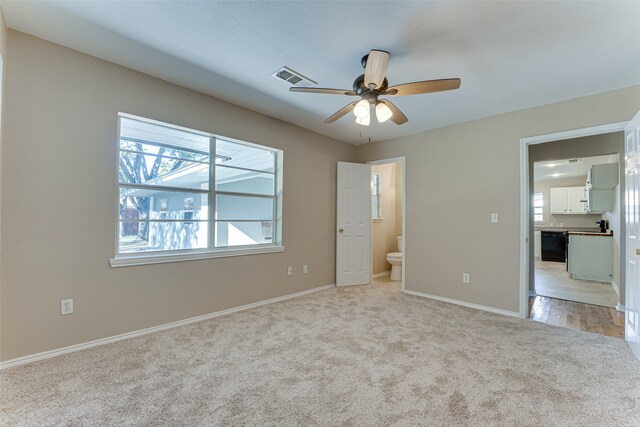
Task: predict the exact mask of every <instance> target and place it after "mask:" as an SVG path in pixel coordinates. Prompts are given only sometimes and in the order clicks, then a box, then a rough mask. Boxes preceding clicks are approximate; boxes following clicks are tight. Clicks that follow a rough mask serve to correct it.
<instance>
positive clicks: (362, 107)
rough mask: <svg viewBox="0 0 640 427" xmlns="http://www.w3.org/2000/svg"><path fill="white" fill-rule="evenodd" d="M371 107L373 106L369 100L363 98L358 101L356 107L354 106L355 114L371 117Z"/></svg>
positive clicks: (359, 116)
mask: <svg viewBox="0 0 640 427" xmlns="http://www.w3.org/2000/svg"><path fill="white" fill-rule="evenodd" d="M370 107H371V106H370V105H369V101H367V100H366V99H362V100H360V101H358V103H357V104H356V106H355V107H353V114H354V115H355V116H356V117H357V118H359V119H364V118H365V117H369V115H370V114H369V110H370Z"/></svg>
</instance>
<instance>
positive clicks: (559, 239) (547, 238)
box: [541, 231, 567, 262]
mask: <svg viewBox="0 0 640 427" xmlns="http://www.w3.org/2000/svg"><path fill="white" fill-rule="evenodd" d="M541 246H542V247H541V252H542V253H541V256H542V261H555V262H566V261H567V232H566V231H543V232H542V233H541Z"/></svg>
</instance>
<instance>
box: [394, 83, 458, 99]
mask: <svg viewBox="0 0 640 427" xmlns="http://www.w3.org/2000/svg"><path fill="white" fill-rule="evenodd" d="M459 87H460V79H441V80H425V81H422V82H414V83H405V84H401V85H396V86H391V87H390V88H389V89H387V90H386V92H385V93H384V94H385V95H389V96H404V95H419V94H421V93H432V92H442V91H445V90H453V89H458V88H459Z"/></svg>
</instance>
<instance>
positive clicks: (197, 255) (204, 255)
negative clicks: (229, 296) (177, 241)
mask: <svg viewBox="0 0 640 427" xmlns="http://www.w3.org/2000/svg"><path fill="white" fill-rule="evenodd" d="M276 252H284V246H262V247H259V248H243V249H217V250H210V249H208V250H202V251H194V252H188V253H171V254H153V255H150V254H145V255H138V254H131V255H117V256H116V257H115V258H112V259H110V260H109V263H110V264H111V267H129V266H133V265H147V264H164V263H167V262H180V261H195V260H199V259H211V258H226V257H233V256H243V255H258V254H270V253H276Z"/></svg>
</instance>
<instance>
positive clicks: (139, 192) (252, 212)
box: [117, 115, 282, 254]
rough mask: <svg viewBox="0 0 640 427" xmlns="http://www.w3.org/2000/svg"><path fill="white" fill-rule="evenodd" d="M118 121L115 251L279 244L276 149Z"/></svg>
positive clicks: (279, 192)
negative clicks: (117, 199)
mask: <svg viewBox="0 0 640 427" xmlns="http://www.w3.org/2000/svg"><path fill="white" fill-rule="evenodd" d="M119 120H120V126H119V129H120V135H119V155H118V177H119V218H118V242H117V248H118V249H117V251H118V253H119V254H127V253H148V252H160V251H190V250H206V249H211V250H216V249H224V248H229V247H235V248H236V249H238V248H243V247H248V248H251V247H256V246H258V245H265V246H268V245H279V244H280V243H281V242H280V238H279V236H280V229H281V224H280V217H281V216H280V205H281V196H282V190H281V172H282V151H280V150H276V149H272V148H268V147H263V146H258V145H255V144H251V143H246V142H240V141H235V140H231V139H225V138H222V137H218V136H215V135H211V134H207V133H204V132H198V131H194V130H188V129H184V128H179V127H175V126H171V125H167V124H163V123H158V122H155V121H150V120H145V119H141V118H135V117H132V116H128V115H120V117H119Z"/></svg>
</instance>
